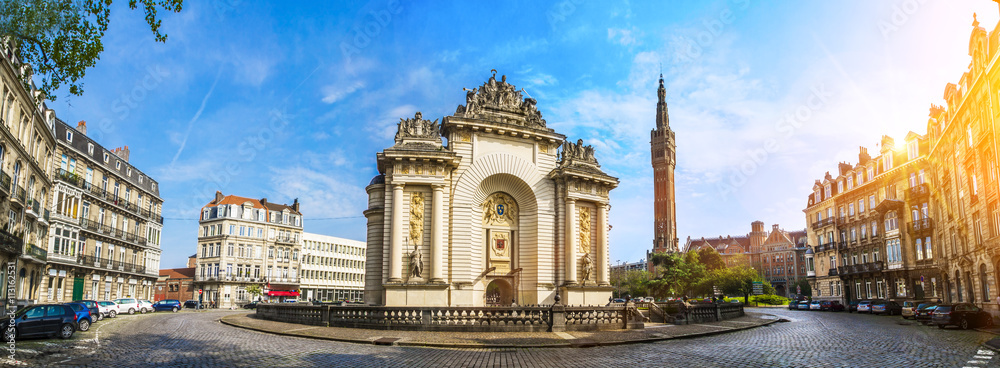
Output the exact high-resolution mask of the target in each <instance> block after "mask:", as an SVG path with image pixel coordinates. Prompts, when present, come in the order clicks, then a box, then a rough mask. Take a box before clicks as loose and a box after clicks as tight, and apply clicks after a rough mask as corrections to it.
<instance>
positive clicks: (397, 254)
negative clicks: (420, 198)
mask: <svg viewBox="0 0 1000 368" xmlns="http://www.w3.org/2000/svg"><path fill="white" fill-rule="evenodd" d="M391 230H392V233H391V234H390V235H389V236H390V243H389V282H402V281H403V268H402V266H403V236H404V235H403V184H393V185H392V224H391Z"/></svg>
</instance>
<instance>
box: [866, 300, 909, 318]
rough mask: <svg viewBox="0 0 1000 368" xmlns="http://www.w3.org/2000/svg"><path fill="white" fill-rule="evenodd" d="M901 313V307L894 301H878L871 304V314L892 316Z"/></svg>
mask: <svg viewBox="0 0 1000 368" xmlns="http://www.w3.org/2000/svg"><path fill="white" fill-rule="evenodd" d="M901 313H903V307H902V306H901V305H899V303H896V302H894V301H889V300H879V301H877V302H873V303H872V314H880V315H881V314H888V315H890V316H894V315H897V314H901Z"/></svg>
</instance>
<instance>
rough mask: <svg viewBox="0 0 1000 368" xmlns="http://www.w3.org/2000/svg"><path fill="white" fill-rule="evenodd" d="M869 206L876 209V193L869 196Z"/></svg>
mask: <svg viewBox="0 0 1000 368" xmlns="http://www.w3.org/2000/svg"><path fill="white" fill-rule="evenodd" d="M868 208H871V209H875V195H874V194H872V195H870V196H868Z"/></svg>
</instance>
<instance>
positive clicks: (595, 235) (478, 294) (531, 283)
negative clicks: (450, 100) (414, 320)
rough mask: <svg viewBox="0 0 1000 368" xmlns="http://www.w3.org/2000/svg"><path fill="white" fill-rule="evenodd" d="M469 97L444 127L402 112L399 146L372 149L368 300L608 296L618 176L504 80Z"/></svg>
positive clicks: (491, 301)
mask: <svg viewBox="0 0 1000 368" xmlns="http://www.w3.org/2000/svg"><path fill="white" fill-rule="evenodd" d="M465 102H466V103H465V105H460V106H458V109H457V110H456V112H455V114H454V115H451V116H446V117H444V119H443V120H442V121H441V123H440V124H438V121H437V120H434V121H430V120H424V119H423V117H422V115H421V114H420V113H419V112H418V113H416V115H415V116H414V117H413V118H411V119H400V122H399V125H398V130H397V133H396V138H395V144H394V145H393V146H392V147H390V148H387V149H385V150H383V151H382V152H379V153H378V154H377V155H376V156H377V159H378V171H379V173H380V174H379V175H378V176H376V177H375V178H374V179H372V181H371V183H370V184H369V185H368V187H366V190H367V192H368V197H369V201H368V210H366V211H365V216H366V217H367V218H368V255H367V258H368V261H367V265H366V276H365V277H366V278H365V298H366V301H367V302H368V303H369V304H376V305H388V306H404V305H405V306H445V305H450V306H483V305H509V304H511V303H517V304H552V303H554V300H555V298H554V297H555V295H556V293H557V292H558V293H559V294H560V295H561V297H562V298H561V300H562V302H563V303H566V304H591V305H596V304H604V303H607V301H608V298H609V297H610V296H611V286H610V285H609V284H608V272H609V264H610V263H609V261H608V236H607V235H608V209H609V207H610V206H609V200H608V193H609V191H611V190H612V189H614V188H615V187H616V186H617V185H618V179H617V178H614V177H611V176H609V175H607V174H605V173H604V172H603V171H601V169H600V165H599V164H598V162H597V159H596V158H595V157H594V148H593V147H592V146H585V145H584V144H583V141H582V140H578V141H577V142H576V143H572V142H566V141H565V138H566V137H565V136H564V135H562V134H559V133H556V132H555V131H554V130H552V129H551V128H548V127H546V126H545V120H544V119H542V114H541V112H540V111H538V109H537V108H536V107H535V103H536V102H535V100H534V99H532V98H523V97H522V96H521V92H520V91H519V90H518V89H517V88H515V87H514V86H513V85H511V84H509V83H507V81H506V76H503V77H502V78H501V80H500V81H499V82H498V81H497V80H496V75H495V74H494V75H493V76H492V77H490V79H489V80H488V81H487V82H486V83H484V84H483V85H482V86H481V87H477V88H473V89H472V90H466V101H465ZM442 138H444V139H442ZM445 140H446V141H447V144H445ZM560 147H562V150H561V151H560V150H559V148H560Z"/></svg>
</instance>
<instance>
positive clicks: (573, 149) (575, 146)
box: [562, 139, 597, 164]
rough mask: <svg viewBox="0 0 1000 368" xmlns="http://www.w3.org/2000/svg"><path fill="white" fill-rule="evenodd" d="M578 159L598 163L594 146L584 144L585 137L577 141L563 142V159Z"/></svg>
mask: <svg viewBox="0 0 1000 368" xmlns="http://www.w3.org/2000/svg"><path fill="white" fill-rule="evenodd" d="M567 160H576V161H582V162H588V163H594V164H596V163H597V158H596V157H594V146H585V145H583V139H578V140H577V141H576V143H573V142H569V141H566V142H565V143H563V151H562V161H563V162H566V161H567Z"/></svg>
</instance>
